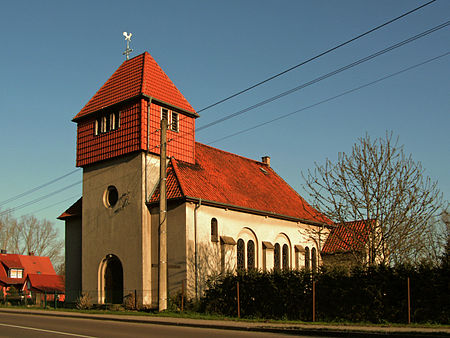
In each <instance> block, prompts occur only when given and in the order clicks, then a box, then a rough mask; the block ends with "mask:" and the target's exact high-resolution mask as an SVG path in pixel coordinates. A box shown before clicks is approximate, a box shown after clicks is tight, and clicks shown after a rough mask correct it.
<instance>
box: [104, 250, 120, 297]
mask: <svg viewBox="0 0 450 338" xmlns="http://www.w3.org/2000/svg"><path fill="white" fill-rule="evenodd" d="M105 265H106V266H105V269H104V271H105V272H104V275H103V280H104V284H103V285H104V296H105V298H104V299H105V303H109V304H122V302H123V269H122V263H121V262H120V260H119V258H118V257H117V256H114V255H108V256H107V257H106V261H105Z"/></svg>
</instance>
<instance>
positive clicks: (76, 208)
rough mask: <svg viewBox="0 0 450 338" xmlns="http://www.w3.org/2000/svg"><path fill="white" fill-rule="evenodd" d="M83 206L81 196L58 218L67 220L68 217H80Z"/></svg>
mask: <svg viewBox="0 0 450 338" xmlns="http://www.w3.org/2000/svg"><path fill="white" fill-rule="evenodd" d="M82 206H83V198H82V197H80V199H79V200H78V201H76V202H75V203H74V204H72V205H71V206H70V207H69V209H67V210H66V211H64V212H63V213H62V214H61V215H59V216H58V217H57V219H60V220H65V219H67V218H72V217H78V216H81V212H82Z"/></svg>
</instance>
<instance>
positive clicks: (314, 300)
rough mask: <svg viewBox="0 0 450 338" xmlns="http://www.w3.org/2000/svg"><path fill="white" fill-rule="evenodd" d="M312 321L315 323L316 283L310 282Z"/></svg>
mask: <svg viewBox="0 0 450 338" xmlns="http://www.w3.org/2000/svg"><path fill="white" fill-rule="evenodd" d="M312 321H313V322H315V321H316V281H315V280H314V279H313V282H312Z"/></svg>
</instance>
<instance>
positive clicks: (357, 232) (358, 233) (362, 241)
mask: <svg viewBox="0 0 450 338" xmlns="http://www.w3.org/2000/svg"><path fill="white" fill-rule="evenodd" d="M373 222H374V221H373V220H365V221H364V220H362V221H353V222H345V223H343V224H336V225H337V226H336V227H335V228H333V229H332V230H331V231H330V235H329V236H328V238H327V240H326V241H325V244H324V246H323V248H322V253H323V254H334V253H344V252H352V251H353V252H355V251H360V250H363V249H364V247H365V245H366V243H367V241H368V239H369V233H370V227H371V226H370V224H371V223H373Z"/></svg>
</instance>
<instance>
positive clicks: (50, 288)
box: [27, 273, 64, 293]
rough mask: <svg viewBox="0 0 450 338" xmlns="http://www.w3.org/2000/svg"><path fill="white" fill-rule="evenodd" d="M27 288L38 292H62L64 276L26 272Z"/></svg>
mask: <svg viewBox="0 0 450 338" xmlns="http://www.w3.org/2000/svg"><path fill="white" fill-rule="evenodd" d="M27 281H28V282H29V285H27V289H28V290H31V291H40V292H57V293H63V292H64V278H63V277H62V276H59V275H42V274H41V275H39V274H32V273H30V274H28V276H27Z"/></svg>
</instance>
